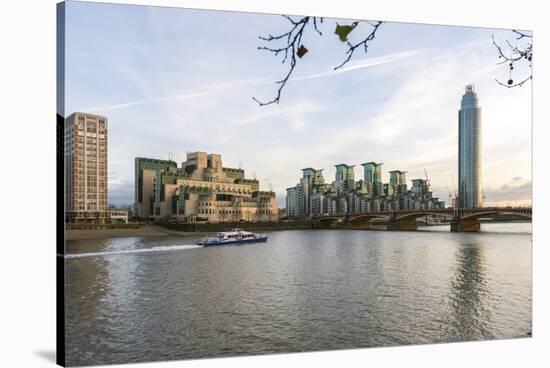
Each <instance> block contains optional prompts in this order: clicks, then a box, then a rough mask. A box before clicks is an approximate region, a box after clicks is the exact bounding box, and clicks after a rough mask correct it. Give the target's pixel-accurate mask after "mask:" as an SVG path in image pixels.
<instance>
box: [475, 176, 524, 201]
mask: <svg viewBox="0 0 550 368" xmlns="http://www.w3.org/2000/svg"><path fill="white" fill-rule="evenodd" d="M484 194H485V196H486V197H487V200H486V201H487V202H489V203H494V202H497V203H502V202H516V201H519V202H530V201H531V200H532V183H531V181H529V182H526V183H523V184H519V185H513V184H510V183H506V184H503V185H501V186H500V187H498V188H495V187H488V188H485V190H484Z"/></svg>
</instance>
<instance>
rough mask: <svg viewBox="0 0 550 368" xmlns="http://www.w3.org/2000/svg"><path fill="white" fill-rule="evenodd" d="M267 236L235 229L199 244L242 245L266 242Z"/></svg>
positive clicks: (200, 241)
mask: <svg viewBox="0 0 550 368" xmlns="http://www.w3.org/2000/svg"><path fill="white" fill-rule="evenodd" d="M266 241H267V235H266V234H254V233H251V232H249V231H244V230H241V229H233V230H231V231H223V232H219V233H217V234H216V236H215V237H213V238H203V239H201V240H199V241H198V242H197V244H198V245H202V246H203V247H212V246H216V245H232V244H242V243H258V242H266Z"/></svg>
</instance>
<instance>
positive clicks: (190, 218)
mask: <svg viewBox="0 0 550 368" xmlns="http://www.w3.org/2000/svg"><path fill="white" fill-rule="evenodd" d="M135 168H136V173H135V176H136V196H135V197H136V203H135V210H136V213H138V214H139V217H140V218H142V219H153V220H176V221H180V222H211V223H217V222H239V221H241V222H242V221H246V222H259V221H277V218H278V216H277V202H276V200H275V193H274V192H272V191H260V190H259V187H260V183H259V181H258V180H256V179H246V178H245V174H244V170H242V169H236V168H228V167H223V165H222V158H221V155H219V154H207V153H205V152H193V153H188V154H187V160H186V161H185V162H183V163H182V166H181V167H180V168H178V167H177V164H176V163H175V162H174V161H165V160H155V159H147V158H136V161H135Z"/></svg>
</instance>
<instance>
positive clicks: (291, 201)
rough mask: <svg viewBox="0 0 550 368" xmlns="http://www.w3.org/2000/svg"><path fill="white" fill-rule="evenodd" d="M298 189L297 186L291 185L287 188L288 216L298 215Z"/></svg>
mask: <svg viewBox="0 0 550 368" xmlns="http://www.w3.org/2000/svg"><path fill="white" fill-rule="evenodd" d="M296 196H297V190H296V187H290V188H287V189H286V211H285V213H286V216H288V217H296V216H298V208H297V204H298V201H297V197H296Z"/></svg>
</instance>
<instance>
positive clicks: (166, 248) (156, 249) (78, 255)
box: [65, 244, 202, 258]
mask: <svg viewBox="0 0 550 368" xmlns="http://www.w3.org/2000/svg"><path fill="white" fill-rule="evenodd" d="M196 248H202V247H201V246H200V245H196V244H184V245H161V246H159V247H153V248H143V249H125V250H113V251H109V252H94V253H74V254H66V255H65V258H83V257H104V256H110V255H115V254H132V253H152V252H166V251H174V250H186V249H196Z"/></svg>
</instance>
